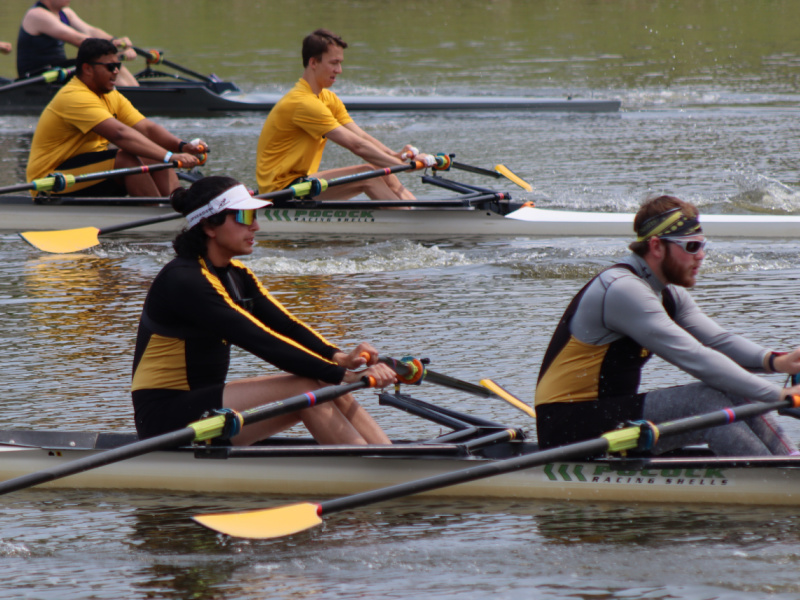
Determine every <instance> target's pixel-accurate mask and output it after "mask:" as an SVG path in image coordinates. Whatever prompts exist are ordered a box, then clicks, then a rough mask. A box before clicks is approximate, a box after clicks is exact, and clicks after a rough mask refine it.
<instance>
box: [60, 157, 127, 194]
mask: <svg viewBox="0 0 800 600" xmlns="http://www.w3.org/2000/svg"><path fill="white" fill-rule="evenodd" d="M117 152H118V150H116V149H111V150H101V151H100V152H86V153H84V154H78V155H77V156H73V157H71V158H68V159H67V160H65V161H64V162H63V163H61V164H60V165H58V166H57V167H56V168H55V170H56V172H58V173H65V174H67V173H69V174H71V175H85V174H87V173H97V172H100V171H109V170H111V169H113V168H114V161H115V160H116V158H117ZM75 187H77V188H78V189H75ZM127 194H128V190H127V189H126V188H125V184H124V183H123V181H122V179H121V178H116V179H98V180H97V181H88V182H86V183H84V184H83V185H82V186H81V185H80V184H78V186H70V187H68V188H67V189H66V190H64V191H63V192H59V193H57V194H55V193H53V194H52V195H55V196H70V197H74V198H102V197H111V198H117V197H121V196H127Z"/></svg>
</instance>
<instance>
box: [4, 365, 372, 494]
mask: <svg viewBox="0 0 800 600" xmlns="http://www.w3.org/2000/svg"><path fill="white" fill-rule="evenodd" d="M374 385H375V381H374V380H373V379H372V378H368V377H364V378H362V379H360V380H359V381H357V382H355V383H347V384H343V385H334V386H329V387H324V388H321V389H319V390H316V391H313V392H307V393H305V394H300V395H297V396H292V397H291V398H287V399H286V400H280V401H278V402H273V403H271V404H267V405H264V406H261V407H258V408H252V409H250V410H246V411H243V412H241V413H239V414H240V415H241V418H242V421H243V424H244V425H247V424H250V423H255V422H257V421H263V420H265V419H269V418H272V417H278V416H280V415H285V414H287V413H291V412H295V411H297V410H302V409H304V408H309V407H311V406H314V405H317V404H321V403H323V402H329V401H331V400H335V399H336V398H338V397H340V396H342V395H344V394H347V393H349V392H352V391H355V390H358V389H361V388H364V387H373V386H374ZM225 424H226V417H225V416H224V415H216V416H213V417H209V418H207V419H202V420H200V421H196V422H195V423H192V424H190V425H189V426H188V427H184V428H183V429H178V430H176V431H172V432H170V433H165V434H163V435H159V436H156V437H152V438H149V439H146V440H140V441H138V442H134V443H132V444H127V445H125V446H120V447H119V448H114V449H112V450H106V451H104V452H100V453H99V454H93V455H90V456H86V457H83V458H79V459H77V460H73V461H70V462H68V463H66V464H63V465H58V466H55V467H52V468H49V469H45V470H44V471H37V472H36V473H29V474H27V475H22V476H21V477H15V478H14V479H9V480H8V481H4V482H2V483H0V495H2V494H8V493H10V492H14V491H17V490H21V489H24V488H28V487H32V486H34V485H39V484H42V483H47V482H49V481H53V480H55V479H61V478H62V477H67V476H69V475H75V474H76V473H83V472H84V471H88V470H90V469H95V468H97V467H102V466H105V465H109V464H111V463H115V462H119V461H122V460H126V459H128V458H135V457H137V456H141V455H142V454H147V453H149V452H154V451H156V450H165V449H167V448H174V447H176V446H183V445H186V444H189V443H191V442H194V441H203V440H208V439H212V438H215V437H219V436H220V435H222V432H223V431H224V429H225Z"/></svg>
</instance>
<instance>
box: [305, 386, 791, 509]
mask: <svg viewBox="0 0 800 600" xmlns="http://www.w3.org/2000/svg"><path fill="white" fill-rule="evenodd" d="M796 405H797V401H796V400H794V399H786V400H781V401H779V402H771V403H766V402H764V403H761V402H758V403H753V404H747V405H743V406H736V407H733V408H726V409H723V410H719V411H715V412H713V413H706V414H703V415H697V416H695V417H687V418H685V419H678V420H675V421H669V422H666V423H662V424H660V425H657V426H656V427H657V429H658V432H659V435H660V437H667V436H671V435H677V434H681V433H688V432H690V431H697V430H700V429H707V428H709V427H716V426H719V425H726V424H729V423H733V422H735V421H741V420H744V419H750V418H753V417H756V416H759V415H763V414H765V413H768V412H771V411H774V410H777V409H780V408H788V407H792V406H796ZM640 433H641V427H640V426H634V427H628V428H625V429H620V430H615V431H613V432H609V433H608V434H605V435H604V436H601V437H599V438H595V439H592V440H587V441H585V442H578V443H576V444H569V445H567V446H560V447H557V448H551V449H549V450H542V451H539V452H535V453H533V454H528V455H524V456H519V457H516V458H509V459H505V460H499V461H495V462H490V463H487V464H483V465H480V466H476V467H471V468H468V469H463V470H461V471H454V472H451V473H444V474H442V475H435V476H433V477H427V478H425V479H420V480H417V481H411V482H407V483H401V484H398V485H394V486H390V487H386V488H381V489H377V490H372V491H369V492H363V493H361V494H354V495H352V496H345V497H343V498H337V499H335V500H329V501H326V502H321V503H320V504H319V508H318V513H319V514H320V515H326V514H331V513H334V512H338V511H342V510H347V509H350V508H357V507H359V506H365V505H367V504H372V503H375V502H382V501H384V500H391V499H394V498H401V497H404V496H410V495H412V494H420V493H422V492H427V491H430V490H433V489H439V488H443V487H448V486H451V485H457V484H460V483H467V482H469V481H475V480H477V479H484V478H487V477H494V476H496V475H503V474H505V473H510V472H512V471H519V470H522V469H530V468H532V467H536V466H540V465H544V464H547V463H550V462H554V461H564V460H573V459H576V458H586V457H590V456H595V455H598V454H603V453H605V452H607V451H609V450H610V451H613V452H617V451H622V450H630V449H633V448H635V447H636V446H637V444H638V439H639V435H640Z"/></svg>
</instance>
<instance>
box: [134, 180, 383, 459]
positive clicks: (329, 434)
mask: <svg viewBox="0 0 800 600" xmlns="http://www.w3.org/2000/svg"><path fill="white" fill-rule="evenodd" d="M170 200H171V203H172V206H173V208H174V209H175V210H176V211H178V212H180V213H182V214H183V215H185V216H186V221H187V225H186V227H185V228H184V229H183V231H182V232H181V233H180V234H178V236H177V237H176V238H175V240H174V241H173V247H174V249H175V252H176V253H177V255H178V256H177V258H175V259H173V260H172V261H171V262H169V263H168V264H167V265H166V266H165V267H164V268H163V269H162V270H161V272H160V273H159V274H158V275H157V276H156V278H155V280H154V281H153V284H152V286H151V288H150V291H149V292H148V294H147V298H146V300H145V303H144V308H143V310H142V316H141V320H140V323H139V331H138V335H137V339H136V349H135V353H134V366H133V382H132V386H131V389H132V396H133V405H134V411H135V420H136V429H137V431H138V433H139V435H140V437H151V436H154V435H159V434H162V433H165V432H168V431H172V430H175V429H180V428H183V427H185V426H186V425H188V424H189V423H191V422H193V421H197V420H198V419H200V418H201V417H202V416H203V415H204V414H206V413H208V412H213V411H218V410H221V409H231V410H233V411H243V410H247V409H250V408H254V407H256V406H261V405H264V404H268V403H270V402H274V401H277V400H282V399H285V398H288V397H290V396H295V395H299V394H303V393H305V392H309V391H312V390H315V389H318V388H320V387H322V386H324V385H326V384H339V383H343V382H344V383H350V382H354V381H358V380H359V379H360V378H361V377H363V376H372V377H373V378H375V381H376V385H377V387H383V386H386V385H389V384H391V383H393V382H394V381H395V374H394V372H393V371H392V370H391V369H390V368H389V367H387V366H386V365H384V364H380V363H378V362H377V360H378V351H377V350H376V349H375V348H374V347H373V346H372V345H371V344H369V343H366V342H362V343H361V344H359V345H358V346H357V347H356V348H355V349H354V350H352V351H350V352H343V351H341V350H339V348H338V347H336V346H335V345H333V344H332V343H330V342H328V341H327V340H326V339H325V338H324V337H322V336H321V335H320V334H319V333H317V332H316V331H314V330H313V329H312V328H311V327H309V326H308V325H306V324H305V323H303V322H302V321H300V320H299V319H298V318H297V317H295V316H294V315H292V313H290V312H289V311H288V310H287V309H286V308H284V306H283V305H282V304H281V303H280V302H278V301H277V300H276V299H275V298H273V297H272V295H270V293H269V292H268V291H267V290H266V289H265V288H264V286H263V285H262V284H261V282H260V281H259V279H258V278H257V277H256V276H255V274H253V272H252V271H251V270H250V269H249V268H247V267H246V266H245V265H244V264H242V263H241V262H239V261H237V260H235V259H234V257H236V256H241V255H247V254H251V253H252V252H253V246H254V244H255V234H256V232H257V231H258V229H259V226H258V220H257V218H256V211H257V210H258V209H260V208H263V207H265V206H269V205H270V204H271V203H270V202H268V201H265V200H260V199H258V198H254V197H252V195H251V194H250V192H249V191H248V190H247V188H245V186H243V185H241V184H239V182H237V181H236V180H235V179H231V178H229V177H205V178H203V179H200V180H198V181H197V182H195V183H194V184H192V186H191V187H190V188H178V189H177V190H175V191H174V192H173V193H172V195H171V197H170ZM232 345H234V346H239V347H240V348H243V349H244V350H247V351H248V352H250V353H252V354H254V355H256V356H257V357H259V358H261V359H262V360H264V361H266V362H268V363H271V364H272V365H274V366H276V367H278V369H280V370H282V371H285V372H286V373H283V374H277V375H261V376H257V377H251V378H247V379H240V380H237V381H231V382H226V376H227V373H228V366H229V363H230V348H231V346H232ZM364 367H365V368H364ZM357 369H360V370H357ZM300 422H302V423H303V424H304V425H305V426H306V428H307V429H308V430H309V432H310V433H311V434H312V435H313V436H314V438H315V439H316V440H317V441H318V442H320V443H323V444H367V443H371V444H388V443H390V441H389V438H388V437H387V436H386V434H385V433H384V432H383V430H382V429H381V428H380V426H379V425H378V424H377V423H376V422H375V421H374V420H373V419H372V417H371V416H370V415H369V414H368V413H367V411H366V410H364V408H362V407H361V406H360V405H359V404H358V403H357V402H356V400H355V399H354V398H353V397H352V395H350V394H347V395H345V396H341V397H340V398H338V399H336V400H334V401H333V402H329V403H326V404H321V405H318V406H315V407H312V408H307V409H304V410H301V411H298V412H295V413H291V414H288V415H284V416H280V417H275V418H273V419H269V420H266V421H261V422H258V423H254V424H251V425H248V426H246V427H244V429H242V430H241V431H240V432H238V433H236V434H235V435H233V436H232V437H231V442H232V443H233V444H237V445H246V444H252V443H254V442H257V441H259V440H262V439H265V438H267V437H269V436H271V435H274V434H276V433H278V432H280V431H283V430H285V429H287V428H289V427H291V426H293V425H295V424H297V423H300Z"/></svg>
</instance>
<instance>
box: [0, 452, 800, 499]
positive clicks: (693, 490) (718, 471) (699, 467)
mask: <svg viewBox="0 0 800 600" xmlns="http://www.w3.org/2000/svg"><path fill="white" fill-rule="evenodd" d="M85 455H86V451H70V450H52V449H51V450H46V449H38V448H19V447H11V446H0V479H2V480H7V479H10V478H12V477H18V476H21V475H25V474H28V473H31V472H36V471H41V470H44V469H49V468H52V467H54V466H57V465H61V464H64V463H65V462H67V461H69V460H74V459H76V458H79V457H81V456H85ZM484 462H485V460H482V459H479V460H464V459H455V458H452V459H447V458H432V459H420V458H417V459H413V458H398V457H369V456H333V457H323V456H304V457H285V456H284V457H281V456H270V457H246V458H228V459H213V458H204V459H198V458H194V455H193V453H191V452H155V453H151V454H148V455H145V456H140V457H137V458H133V459H129V460H126V461H122V462H120V463H115V464H112V465H107V466H105V467H101V468H98V469H94V470H91V471H87V472H85V473H81V474H77V475H73V476H70V477H67V478H64V479H60V480H57V481H53V482H50V483H47V484H44V486H45V487H60V488H75V489H156V490H165V491H182V492H186V491H192V492H209V493H258V494H291V495H294V496H303V497H308V498H310V499H315V498H317V497H319V496H331V495H332V496H340V495H348V494H353V493H357V492H362V491H366V490H371V489H376V488H379V487H384V486H388V485H394V484H398V483H403V482H407V481H411V480H415V479H421V478H424V477H429V476H433V475H439V474H442V473H446V472H450V471H453V470H458V469H464V468H467V467H470V466H475V465H477V464H481V463H484ZM750 463H751V464H749V465H748V464H747V461H744V460H741V461H739V462H738V463H737V462H731V461H728V462H725V461H723V462H716V463H715V462H713V461H708V460H706V459H661V460H659V461H657V463H652V464H650V465H648V464H647V463H643V462H635V461H630V462H627V463H624V462H623V463H618V464H616V465H615V464H614V463H605V462H558V463H553V464H549V465H545V466H543V467H537V468H533V469H527V470H523V471H518V472H515V473H509V474H505V475H500V476H496V477H491V478H487V479H482V480H479V481H473V482H469V483H464V484H461V485H457V486H453V487H449V488H444V489H441V490H434V491H431V492H427V495H437V496H473V497H496V498H525V499H538V500H581V501H617V502H681V503H686V502H698V503H715V504H749V505H796V504H798V502H800V460H798V459H792V458H771V459H755V460H753V461H750Z"/></svg>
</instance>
